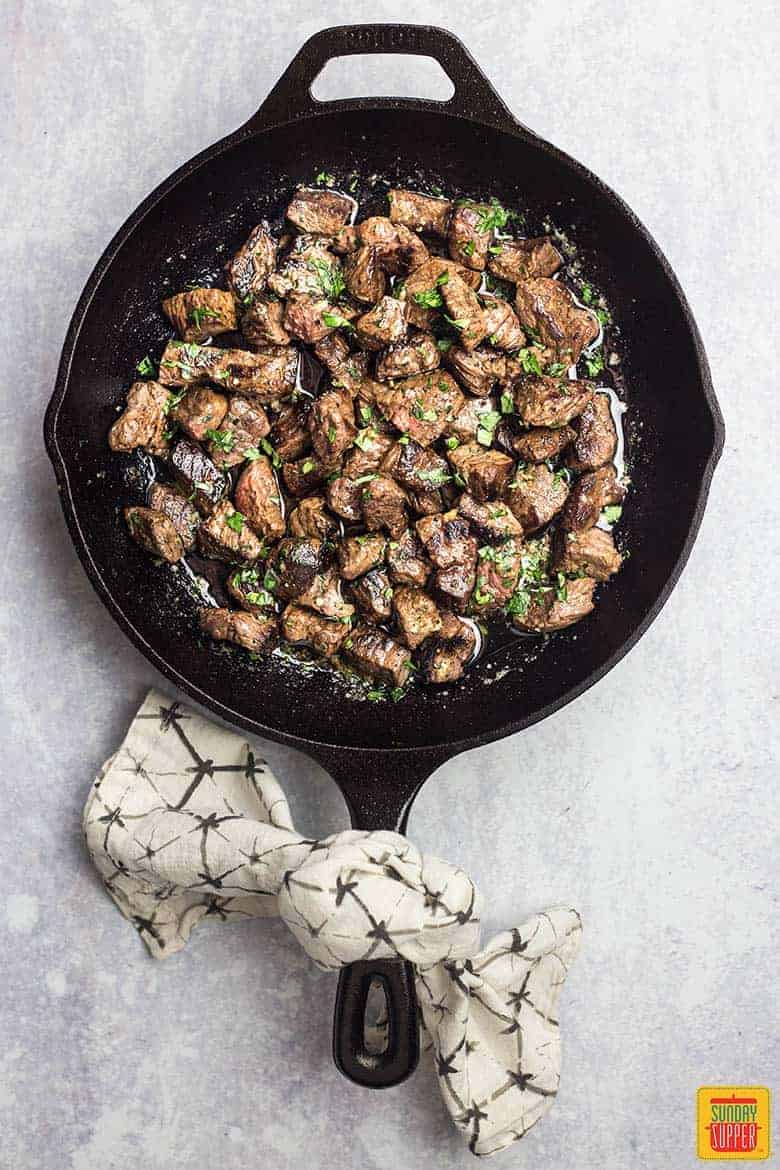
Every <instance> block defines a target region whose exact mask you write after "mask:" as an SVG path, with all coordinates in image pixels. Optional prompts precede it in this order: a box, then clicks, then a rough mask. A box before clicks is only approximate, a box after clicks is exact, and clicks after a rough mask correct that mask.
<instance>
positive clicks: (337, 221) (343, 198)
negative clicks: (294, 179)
mask: <svg viewBox="0 0 780 1170" xmlns="http://www.w3.org/2000/svg"><path fill="white" fill-rule="evenodd" d="M354 210H355V200H354V199H351V198H350V196H349V195H341V194H340V193H339V192H338V191H323V190H322V189H321V188H314V187H298V189H297V190H296V192H295V194H294V195H293V197H292V201H291V203H290V205H289V207H288V208H287V212H286V216H287V219H288V220H289V221H290V223H291V224H293V225H294V226H295V227H297V228H298V230H299V231H301V232H309V233H310V234H312V235H322V236H332V235H335V233H336V232H337V231H338V230H339V228H342V227H344V225H345V224H346V223H347V222H348V220H349V219H350V217H351V215H352V213H353V211H354Z"/></svg>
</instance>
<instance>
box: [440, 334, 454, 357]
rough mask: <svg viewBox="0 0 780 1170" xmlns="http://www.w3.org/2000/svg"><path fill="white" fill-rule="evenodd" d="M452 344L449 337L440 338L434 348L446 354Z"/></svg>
mask: <svg viewBox="0 0 780 1170" xmlns="http://www.w3.org/2000/svg"><path fill="white" fill-rule="evenodd" d="M453 344H454V343H453V341H452V338H451V337H440V338H439V340H438V341H437V342H436V348H437V349H439V350H440V351H441V352H442V353H446V352H447V350H448V349H451V348H452V346H453Z"/></svg>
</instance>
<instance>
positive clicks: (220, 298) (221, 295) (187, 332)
mask: <svg viewBox="0 0 780 1170" xmlns="http://www.w3.org/2000/svg"><path fill="white" fill-rule="evenodd" d="M162 304H163V311H164V313H165V315H166V317H167V318H168V320H169V321H170V323H171V325H173V327H174V329H175V330H176V332H177V333H178V334H179V337H181V338H182V340H183V341H205V340H206V339H207V338H208V337H216V336H217V334H219V333H232V332H233V331H234V330H235V329H237V328H238V319H237V315H236V298H235V297H234V296H233V294H232V293H228V292H223V290H222V289H221V288H193V289H189V290H188V291H187V292H180V293H176V295H175V296H173V297H168V298H167V299H166V300H164V301H163V303H162Z"/></svg>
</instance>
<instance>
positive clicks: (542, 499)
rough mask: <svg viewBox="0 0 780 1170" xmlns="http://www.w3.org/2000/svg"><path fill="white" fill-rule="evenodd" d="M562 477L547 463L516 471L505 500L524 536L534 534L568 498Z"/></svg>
mask: <svg viewBox="0 0 780 1170" xmlns="http://www.w3.org/2000/svg"><path fill="white" fill-rule="evenodd" d="M564 475H565V473H563V474H559V473H558V472H552V471H550V469H549V467H548V466H547V464H546V463H532V464H530V465H529V466H528V467H518V469H517V472H516V474H515V477H514V479H513V480H512V482H511V484H510V485H509V487H508V489H507V493H506V500H507V503H508V504H509V507H510V508H511V509H512V512H513V513H514V515H515V516H516V517H517V519H518V520H519V521H520V523H521V524H522V526H523V531H524V532H526V533H529V532H537V531H538V529H540V528H543V527H544V525H545V524H548V523H549V522H550V520H552V518H553V516H555V515H557V513H558V512H560V510H561V508H562V507H563V505H564V504H565V503H566V497H567V496H568V494H569V489H568V486H567V483H566V479H565V478H564Z"/></svg>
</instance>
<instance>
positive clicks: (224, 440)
mask: <svg viewBox="0 0 780 1170" xmlns="http://www.w3.org/2000/svg"><path fill="white" fill-rule="evenodd" d="M270 429H271V424H270V423H269V422H268V415H267V414H266V413H265V411H264V410H263V408H262V406H260V404H259V403H255V402H250V401H249V399H248V398H242V397H241V396H240V395H238V394H234V395H233V397H232V398H231V399H230V404H229V406H228V412H227V414H226V415H225V417H224V418H223V420H222V423H221V425H220V427H219V430H216V429H215V430H214V431H213V433H212V434H211V435H210V436H209V438H210V441H209V455H210V456H211V458H212V459H213V460H214V463H215V464H216V466H217V467H221V468H223V469H226V468H228V467H237V466H238V464H239V463H243V462H244V460H245V459H246V457H247V452H248V451H252V450H256V449H257V447H258V446H259V444H260V443H261V442H262V441H263V439H264V438H265V437H266V435H267V434H268V432H269V430H270Z"/></svg>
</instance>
